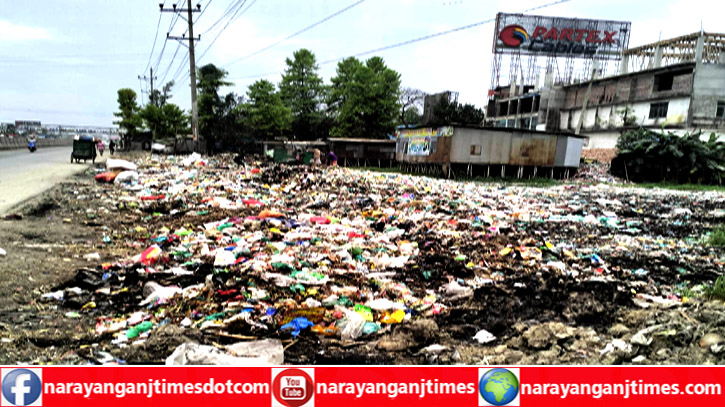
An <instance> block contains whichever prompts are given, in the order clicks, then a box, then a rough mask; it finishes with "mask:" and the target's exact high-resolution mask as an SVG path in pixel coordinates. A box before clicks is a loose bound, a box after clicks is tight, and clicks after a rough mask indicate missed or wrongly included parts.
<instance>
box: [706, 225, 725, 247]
mask: <svg viewBox="0 0 725 407" xmlns="http://www.w3.org/2000/svg"><path fill="white" fill-rule="evenodd" d="M707 244H708V245H710V246H715V247H725V226H723V225H720V226H718V227H716V228H715V229H713V230H712V232H710V234H709V235H708V236H707Z"/></svg>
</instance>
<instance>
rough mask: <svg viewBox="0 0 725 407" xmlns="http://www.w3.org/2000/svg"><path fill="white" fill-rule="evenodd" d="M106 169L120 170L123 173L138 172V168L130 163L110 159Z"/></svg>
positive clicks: (107, 161)
mask: <svg viewBox="0 0 725 407" xmlns="http://www.w3.org/2000/svg"><path fill="white" fill-rule="evenodd" d="M106 168H107V169H108V170H109V171H113V170H119V169H120V170H123V171H136V170H137V169H138V166H137V165H136V164H134V163H132V162H130V161H126V160H119V159H116V158H109V159H107V160H106Z"/></svg>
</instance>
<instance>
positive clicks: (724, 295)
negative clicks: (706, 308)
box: [705, 276, 725, 300]
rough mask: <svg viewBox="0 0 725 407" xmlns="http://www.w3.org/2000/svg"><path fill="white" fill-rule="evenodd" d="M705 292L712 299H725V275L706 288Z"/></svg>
mask: <svg viewBox="0 0 725 407" xmlns="http://www.w3.org/2000/svg"><path fill="white" fill-rule="evenodd" d="M705 294H707V297H708V298H709V299H711V300H712V299H717V300H725V276H720V277H718V278H717V280H715V284H713V285H712V286H710V287H707V288H706V289H705Z"/></svg>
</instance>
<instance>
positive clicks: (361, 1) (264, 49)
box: [223, 0, 366, 67]
mask: <svg viewBox="0 0 725 407" xmlns="http://www.w3.org/2000/svg"><path fill="white" fill-rule="evenodd" d="M365 1H366V0H358V1H357V2H355V3H353V4H350V5H349V6H347V7H345V8H343V9H340V10H338V11H336V12H334V13H332V14H330V15H329V16H327V17H325V18H323V19H322V20H320V21H317V22H315V23H312V24H310V25H308V26H307V27H305V28H303V29H301V30H299V31H297V32H295V33H292V34H290V35H288V36H286V37H284V38H282V39H281V40H279V41H276V42H273V43H272V44H269V45H267V46H266V47H264V48H261V49H258V50H257V51H254V52H252V53H251V54H248V55H245V56H243V57H241V58H238V59H235V60H234V61H231V62H229V63H227V64H225V65H223V66H224V67H227V66H229V65H233V64H236V63H237V62H241V61H244V60H246V59H249V58H251V57H253V56H255V55H259V54H261V53H262V52H264V51H267V50H268V49H271V48H274V47H276V46H277V45H279V44H281V43H283V42H285V41H287V40H289V39H292V38H294V37H296V36H298V35H300V34H303V33H305V32H306V31H309V30H311V29H313V28H315V27H317V26H318V25H320V24H322V23H324V22H326V21H328V20H331V19H333V18H335V17H337V16H339V15H340V14H342V13H344V12H346V11H348V10H350V9H351V8H353V7H355V6H358V5H360V4H361V3H363V2H365Z"/></svg>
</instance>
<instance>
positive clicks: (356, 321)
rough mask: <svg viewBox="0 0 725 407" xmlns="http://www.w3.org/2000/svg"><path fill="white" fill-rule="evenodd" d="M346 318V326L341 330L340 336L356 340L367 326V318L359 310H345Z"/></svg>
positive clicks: (344, 338)
mask: <svg viewBox="0 0 725 407" xmlns="http://www.w3.org/2000/svg"><path fill="white" fill-rule="evenodd" d="M345 314H346V319H345V320H344V327H343V328H342V331H340V337H341V338H342V340H348V341H350V340H355V339H357V338H359V337H361V336H362V335H363V329H364V327H365V322H367V321H365V318H364V317H363V316H362V315H360V314H358V313H357V312H352V311H349V310H345Z"/></svg>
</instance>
